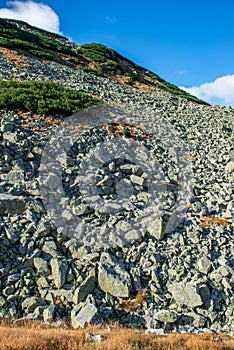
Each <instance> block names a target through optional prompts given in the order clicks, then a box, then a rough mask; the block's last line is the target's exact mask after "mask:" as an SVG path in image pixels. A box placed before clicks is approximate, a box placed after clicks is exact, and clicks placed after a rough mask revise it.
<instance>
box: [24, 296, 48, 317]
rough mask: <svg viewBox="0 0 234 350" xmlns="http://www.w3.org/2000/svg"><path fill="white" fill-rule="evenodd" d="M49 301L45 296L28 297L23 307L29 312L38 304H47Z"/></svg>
mask: <svg viewBox="0 0 234 350" xmlns="http://www.w3.org/2000/svg"><path fill="white" fill-rule="evenodd" d="M46 305H47V302H46V301H45V299H43V298H37V297H28V298H26V299H25V300H24V301H23V302H22V305H21V306H22V309H23V310H24V311H25V312H26V313H27V314H28V313H31V312H33V311H34V310H35V309H36V308H37V307H38V306H46Z"/></svg>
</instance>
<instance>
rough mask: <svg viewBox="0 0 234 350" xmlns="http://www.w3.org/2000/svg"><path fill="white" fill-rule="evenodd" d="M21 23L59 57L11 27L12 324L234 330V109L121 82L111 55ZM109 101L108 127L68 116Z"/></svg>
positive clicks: (7, 80) (4, 113)
mask: <svg viewBox="0 0 234 350" xmlns="http://www.w3.org/2000/svg"><path fill="white" fill-rule="evenodd" d="M11 22H12V23H14V25H15V26H16V27H17V28H18V27H22V28H23V29H24V28H26V30H23V32H22V30H21V29H20V30H21V31H20V37H21V39H22V35H23V34H24V35H27V40H26V41H24V42H23V45H26V46H27V45H28V42H29V41H28V40H29V39H28V35H30V40H31V41H30V42H31V45H35V46H31V48H30V49H31V50H39V49H40V51H41V52H42V54H44V53H46V54H51V53H53V55H54V57H55V58H54V59H53V60H52V59H46V58H43V57H39V56H40V55H41V53H40V54H38V53H37V54H36V55H35V52H34V53H29V50H28V48H27V47H26V46H24V49H22V47H21V49H20V48H19V47H18V45H21V44H22V42H20V43H18V42H17V41H16V39H15V38H16V33H15V34H14V35H15V36H12V37H9V32H4V30H3V32H4V33H5V39H4V40H5V41H4V45H5V46H8V47H1V48H0V80H1V84H0V92H1V97H0V107H1V108H0V241H1V244H0V281H1V283H0V317H1V319H3V320H7V321H8V322H9V320H12V321H15V320H16V319H17V320H16V323H17V322H19V323H20V322H22V321H27V320H35V319H37V320H43V321H44V322H46V323H47V324H48V323H52V324H53V325H58V324H59V323H60V322H61V320H63V321H66V322H68V324H69V325H72V326H73V327H74V328H77V327H80V326H81V327H82V326H85V325H87V324H89V323H91V322H96V323H98V324H100V323H101V322H103V324H106V322H115V321H118V322H119V323H121V324H125V325H127V326H129V325H131V327H132V326H136V327H142V328H146V329H148V331H149V332H155V333H159V334H163V333H165V332H171V331H173V332H176V333H184V332H188V333H191V332H196V333H198V332H210V333H220V332H226V333H231V332H234V323H233V316H234V304H233V290H234V263H233V262H234V241H233V182H234V153H233V121H234V109H232V108H227V107H222V106H209V105H204V104H202V103H197V102H194V101H189V100H188V99H186V98H181V97H179V96H176V95H174V94H171V93H169V92H166V91H164V90H162V89H158V88H156V87H152V86H151V85H149V84H144V83H140V77H138V78H137V79H138V81H135V83H134V84H135V87H134V86H133V85H132V86H131V85H130V84H126V83H125V84H124V83H123V82H122V81H120V82H118V79H119V80H121V79H122V78H121V77H122V76H121V75H119V74H116V75H112V74H110V73H106V72H101V68H102V65H103V64H104V65H105V64H106V61H103V60H106V59H110V58H111V57H112V56H108V57H106V52H107V53H108V51H106V50H107V49H103V47H102V46H99V45H98V46H95V48H98V49H97V50H96V49H95V50H92V48H93V46H92V45H91V46H89V45H88V46H83V47H81V48H80V47H79V46H77V45H75V44H74V45H73V44H71V43H69V42H68V41H67V40H66V39H64V38H61V37H60V36H57V35H56V36H54V35H53V34H51V33H47V32H44V31H41V30H39V29H36V28H33V29H32V32H31V31H30V30H31V29H30V28H31V27H30V26H28V25H26V24H24V23H21V22H18V21H17V22H15V21H8V22H7V23H11ZM2 23H3V22H2ZM4 23H5V22H4ZM4 25H5V24H4ZM10 25H12V24H10ZM16 27H14V28H16ZM27 28H29V29H27ZM8 29H9V28H8ZM18 29H19V28H18ZM10 30H12V27H10ZM15 30H16V29H15ZM16 32H17V31H16ZM6 33H7V34H6ZM17 33H18V32H17ZM22 33H23V34H22ZM38 33H39V36H38ZM17 35H18V34H17ZM31 35H33V37H32V36H31ZM21 39H20V40H21ZM12 40H13V41H12ZM17 40H18V39H17ZM48 41H49V43H48ZM25 42H26V44H25ZM51 47H53V50H51ZM66 50H70V51H69V55H68V54H67V53H66V52H65V51H66ZM76 50H78V51H79V52H80V54H79V53H76V52H75V51H76ZM80 50H81V51H80ZM103 50H104V51H103ZM108 50H109V49H108ZM88 51H89V52H88ZM97 51H98V52H97ZM103 52H104V58H103ZM108 54H109V55H112V53H111V52H109V53H108ZM78 55H80V56H78ZM79 57H80V60H81V59H83V62H84V63H83V66H85V67H86V69H85V70H86V71H84V68H83V70H82V69H77V66H79V64H78V63H77V64H76V63H74V62H70V61H68V62H67V61H66V59H67V58H69V59H70V60H71V58H72V60H73V59H75V60H76V61H77V62H78V60H79ZM124 60H125V59H123V61H124ZM126 61H127V60H126ZM118 62H119V61H118ZM124 62H125V61H124ZM107 63H108V62H107ZM127 64H128V62H127ZM129 64H130V65H132V63H131V62H130V63H129ZM89 65H92V67H93V68H92V69H94V70H95V71H96V72H97V71H98V72H99V73H98V74H97V73H96V74H90V71H89V69H90V66H89ZM131 67H132V66H131ZM87 68H88V70H87ZM139 69H141V68H139ZM141 72H143V73H142V74H143V78H142V79H144V78H145V76H146V75H147V74H148V73H144V72H145V71H144V70H141ZM104 74H105V76H104ZM144 74H145V75H144ZM130 78H131V77H130ZM144 91H145V92H144ZM97 99H98V100H97ZM101 100H102V101H103V102H105V103H109V105H108V104H107V112H108V113H107V117H108V119H107V121H104V122H103V119H102V117H103V115H102V113H98V114H94V116H95V118H91V124H89V121H90V116H91V117H93V115H92V113H91V112H90V110H89V109H88V111H87V110H85V111H83V112H84V113H83V112H82V113H81V114H78V115H77V114H75V116H72V118H67V116H69V114H70V113H74V112H77V111H79V110H80V109H81V108H82V107H83V108H85V107H87V106H89V105H93V104H97V103H99V102H100V101H101ZM110 106H111V107H112V109H111V110H109V109H108V108H109V107H110ZM99 107H100V106H98V108H99ZM102 107H103V106H101V108H102ZM104 107H106V105H104ZM113 110H114V111H115V113H116V114H114V115H115V116H116V118H115V119H114V122H113V118H112V119H111V121H110V116H111V117H112V116H113ZM91 111H92V110H91ZM98 111H100V110H98ZM86 112H88V113H86ZM102 112H103V110H102ZM89 113H91V115H90V114H89ZM79 117H80V118H79ZM99 117H100V118H99ZM71 120H73V122H74V124H69V121H71ZM67 123H68V124H67ZM70 130H71V131H72V136H74V139H72V143H71V144H70V145H71V147H70V149H69V150H68V151H66V149H65V148H64V144H65V146H66V145H69V144H68V143H67V141H68V138H69V135H70ZM61 131H62V134H61ZM63 131H64V133H65V134H63ZM64 141H65V142H64ZM48 147H49V148H48ZM50 147H52V149H51V148H50ZM54 161H58V162H57V163H54ZM40 174H41V175H43V176H39V175H40ZM44 185H45V187H44V189H45V192H44V196H43V191H42V189H43V186H44ZM47 195H48V196H47ZM60 195H61V196H60ZM45 197H46V198H45ZM61 197H62V198H61ZM181 207H182V209H183V210H182V212H179V219H180V220H179V222H178V221H177V220H175V222H174V221H173V220H174V219H175V218H176V219H177V218H178V215H177V214H178V210H179V211H180V209H181ZM58 209H61V212H58V211H57V210H58ZM180 214H181V216H180ZM74 218H75V220H74ZM141 219H142V220H141ZM171 219H173V220H172V221H171ZM170 221H171V222H172V223H174V225H172V227H171V226H170V227H169V230H166V229H165V228H167V227H168V222H170ZM74 222H75V226H74ZM142 222H143V225H144V226H143V227H141V226H140V227H139V224H141V223H142ZM71 230H72V231H71ZM97 233H98V234H97ZM103 244H105V245H106V246H105V247H104V246H103ZM54 322H55V323H54ZM152 328H153V329H152ZM110 336H111V333H110Z"/></svg>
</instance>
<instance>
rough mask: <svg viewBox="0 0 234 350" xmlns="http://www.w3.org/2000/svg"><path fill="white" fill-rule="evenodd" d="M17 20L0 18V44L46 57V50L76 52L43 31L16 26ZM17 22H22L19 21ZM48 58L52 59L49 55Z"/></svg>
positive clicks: (72, 53) (70, 53) (65, 52)
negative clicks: (32, 30) (27, 29)
mask: <svg viewBox="0 0 234 350" xmlns="http://www.w3.org/2000/svg"><path fill="white" fill-rule="evenodd" d="M17 23H18V21H7V20H5V19H2V18H0V46H4V47H7V48H13V49H22V50H27V51H29V52H30V53H32V54H34V55H36V56H39V57H43V56H45V58H48V53H47V52H46V50H54V51H56V52H60V53H64V54H69V55H76V53H75V52H74V51H72V50H70V49H69V48H68V47H66V46H65V45H63V44H62V43H61V42H60V40H56V38H57V36H55V38H50V37H49V36H47V35H45V34H43V31H41V32H39V31H37V32H29V31H26V30H22V29H21V28H19V27H18V26H17ZM19 23H21V24H22V23H23V22H20V21H19ZM49 59H53V56H52V55H51V56H50V58H49Z"/></svg>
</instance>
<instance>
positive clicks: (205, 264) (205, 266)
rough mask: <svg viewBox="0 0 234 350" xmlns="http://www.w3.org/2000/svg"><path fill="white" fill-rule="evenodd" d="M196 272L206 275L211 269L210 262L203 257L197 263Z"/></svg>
mask: <svg viewBox="0 0 234 350" xmlns="http://www.w3.org/2000/svg"><path fill="white" fill-rule="evenodd" d="M197 266H198V270H199V271H200V272H201V273H204V274H206V275H207V274H208V272H210V269H211V261H210V260H209V259H208V258H207V257H205V256H204V257H203V258H201V259H200V260H199V261H198V264H197Z"/></svg>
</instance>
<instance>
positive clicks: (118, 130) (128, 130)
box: [102, 123, 149, 139]
mask: <svg viewBox="0 0 234 350" xmlns="http://www.w3.org/2000/svg"><path fill="white" fill-rule="evenodd" d="M102 126H103V127H105V128H107V133H108V134H109V135H114V136H118V137H120V138H121V137H123V136H124V135H125V136H127V137H129V138H133V137H134V136H140V137H141V138H142V139H149V135H146V134H145V133H144V132H143V130H142V129H141V127H140V126H138V127H137V126H133V125H130V124H123V123H112V124H107V123H103V124H102ZM109 127H110V128H109Z"/></svg>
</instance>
